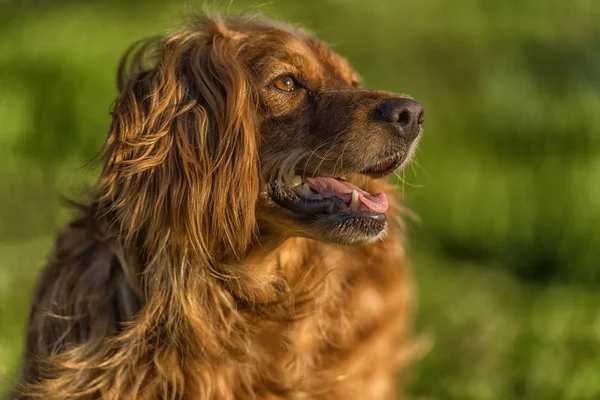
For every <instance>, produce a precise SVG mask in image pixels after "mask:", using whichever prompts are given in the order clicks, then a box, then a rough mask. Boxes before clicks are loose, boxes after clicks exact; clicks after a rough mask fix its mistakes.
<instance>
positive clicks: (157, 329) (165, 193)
mask: <svg viewBox="0 0 600 400" xmlns="http://www.w3.org/2000/svg"><path fill="white" fill-rule="evenodd" d="M275 59H277V60H275ZM281 60H284V62H283V64H282V62H281ZM146 63H148V65H145V64H146ZM281 65H287V66H288V67H289V66H290V65H295V66H296V67H295V68H300V69H302V71H300V72H301V73H302V74H304V75H305V76H308V77H307V78H306V79H307V80H311V79H313V80H316V81H318V82H320V83H319V84H318V85H320V86H319V87H320V88H321V89H319V90H320V91H317V90H315V93H318V96H321V97H320V98H321V99H323V98H325V100H326V101H319V102H318V105H315V107H316V108H315V111H314V114H311V115H304V114H303V113H305V112H307V111H306V110H304V109H305V108H306V107H308V104H312V103H308V102H309V101H310V100H309V98H308V97H302V98H300V97H285V98H284V97H282V96H287V94H286V95H284V94H281V93H279V92H275V91H269V90H267V89H263V88H262V86H261V85H262V82H263V80H264V79H267V77H272V76H275V75H277V74H278V73H280V71H279V69H281V68H283V67H281ZM298 65H300V67H298ZM286 68H287V67H286ZM290 68H291V67H290ZM283 72H285V71H283ZM311 74H312V75H311ZM268 79H271V78H268ZM319 79H320V81H319ZM342 89H343V90H342ZM119 90H120V97H119V98H118V100H117V101H116V103H115V105H114V109H113V122H112V126H111V129H110V131H109V134H108V136H107V140H106V143H105V146H104V151H103V153H102V154H103V160H104V168H103V171H102V174H101V178H100V179H99V181H98V182H97V184H96V185H95V187H94V188H93V191H92V194H91V201H90V203H89V205H87V206H81V207H79V213H80V216H79V217H78V218H77V219H76V220H75V221H74V222H72V223H71V224H70V225H69V227H68V228H67V229H66V230H65V231H64V232H63V233H62V234H61V235H60V236H59V237H58V240H57V242H56V247H55V250H54V252H53V254H52V256H51V258H50V261H49V263H48V265H47V266H46V268H45V270H44V271H43V274H42V277H41V280H40V283H39V286H38V290H37V293H36V295H35V301H34V304H33V306H32V309H31V314H30V320H29V326H28V331H27V342H26V348H25V352H24V355H23V366H22V371H21V376H20V380H19V383H18V385H17V386H16V388H15V390H14V392H13V396H14V398H41V399H67V398H69V399H71V398H73V399H76V398H81V399H84V398H85V399H87V398H106V399H130V398H140V399H142V398H143V399H284V398H286V399H288V398H289V399H338V398H339V399H391V398H396V395H395V392H396V390H395V388H396V386H397V385H396V382H397V377H398V376H397V375H396V372H397V370H398V368H399V367H401V366H402V364H403V363H404V361H405V357H404V356H405V355H406V349H407V347H406V346H407V344H408V338H409V326H410V316H411V310H412V291H411V278H410V271H409V268H408V266H407V263H406V259H405V256H404V252H403V249H402V247H401V243H400V241H401V227H400V225H399V224H397V223H393V224H389V226H388V228H387V234H386V235H384V236H381V235H380V236H378V237H377V238H376V240H372V241H370V242H369V243H362V244H363V245H361V246H341V245H339V244H336V243H333V242H334V241H337V242H344V243H345V242H350V241H351V240H355V237H354V236H343V237H342V239H339V238H338V239H337V240H325V238H323V237H321V236H319V235H320V233H319V232H323V231H324V230H325V228H326V227H325V226H323V225H319V224H313V225H307V227H299V225H298V224H297V223H296V222H295V221H294V220H293V219H292V218H288V217H289V215H288V214H286V211H285V210H283V209H282V208H280V207H277V206H276V205H274V204H273V202H272V201H271V200H270V199H269V197H268V195H267V189H266V185H267V183H268V182H271V181H272V180H274V179H279V180H280V181H285V180H286V179H289V174H290V171H292V172H291V173H293V170H294V168H297V167H298V165H300V166H301V168H303V169H304V171H311V172H312V173H313V174H314V173H316V172H317V171H319V172H322V171H325V172H328V173H330V174H331V173H335V172H336V171H337V170H340V171H342V172H344V173H348V174H349V173H351V172H352V171H354V170H355V169H354V168H355V166H354V165H352V164H351V163H352V162H354V163H356V162H359V161H360V160H361V159H360V157H363V158H365V161H364V162H365V163H366V162H367V161H368V160H367V158H368V157H375V156H376V150H377V149H378V148H383V147H385V146H387V144H384V140H392V139H384V136H383V134H382V135H381V138H379V136H378V137H372V138H370V139H369V144H368V146H367V145H364V146H363V145H362V144H361V143H364V141H365V138H364V134H363V135H362V136H361V135H360V134H359V133H356V134H355V133H351V132H350V131H351V128H352V129H354V127H357V129H358V128H360V124H361V122H360V121H361V120H360V118H362V117H360V116H361V115H362V114H361V113H363V111H362V110H366V109H367V107H371V105H374V104H375V103H376V101H379V100H378V99H380V98H389V97H390V96H392V94H389V93H387V92H378V91H366V90H363V89H360V88H359V85H358V80H357V77H356V75H355V73H354V72H353V70H352V68H351V67H350V65H349V64H348V63H347V62H346V61H345V60H344V59H342V58H341V57H340V56H338V55H336V54H335V53H333V52H331V50H329V49H328V48H327V47H325V46H324V45H323V44H321V43H320V42H318V41H316V39H313V38H312V37H311V36H310V35H308V34H306V33H304V32H301V31H296V30H293V29H291V28H289V27H287V26H284V25H280V24H276V23H274V22H271V21H268V20H265V19H260V18H255V19H251V18H247V17H227V18H224V17H218V16H217V17H211V18H209V17H201V18H199V19H198V20H197V21H195V22H194V23H193V24H191V25H190V26H189V27H187V28H185V29H183V30H181V31H178V32H175V33H172V34H169V35H167V36H165V37H163V38H157V39H152V40H149V41H146V42H144V43H143V44H142V46H141V47H139V46H138V48H136V49H134V50H133V51H132V53H131V54H129V55H127V56H126V57H125V58H124V62H123V65H122V66H121V69H120V72H119ZM295 96H296V95H295ZM298 96H299V95H298ZM315 96H317V95H315ZM327 96H331V99H332V100H328V99H327ZM334 96H337V97H335V98H334ZM337 99H341V100H339V101H342V100H344V99H350V100H351V103H348V104H359V105H360V107H363V108H360V109H359V108H357V109H356V110H354V109H352V110H350V108H348V107H346V108H342V106H340V105H337V103H335V102H336V101H338V100H337ZM344 101H346V100H344ZM315 104H317V103H315ZM357 107H358V106H357ZM348 110H350V111H348ZM342 111H343V112H344V113H345V114H346V116H347V118H346V119H348V121H346V122H344V121H338V122H337V123H336V124H335V126H333V125H332V126H331V127H329V125H328V124H332V122H330V121H329V118H331V117H333V116H335V115H338V114H340V113H341V112H342ZM365 112H366V111H365ZM283 120H285V121H286V123H285V124H283V125H282V124H281V121H283ZM345 123H348V124H349V125H348V126H347V127H346V126H345V125H344V124H345ZM315 124H317V125H318V126H319V129H320V131H323V132H324V131H329V130H331V132H332V135H331V136H330V137H326V138H325V139H326V140H322V141H321V142H316V140H317V139H314V135H312V134H308V133H303V132H307V131H306V129H308V128H305V127H308V126H309V125H310V126H314V125H315ZM365 124H366V123H365ZM339 126H342V128H339ZM365 126H366V125H365ZM336 129H338V130H339V129H344V130H343V131H339V132H338V131H336ZM348 132H350V133H348ZM333 133H335V135H337V137H340V135H342V136H343V139H339V140H338V139H337V138H335V137H334V135H333ZM324 135H326V134H324ZM353 135H354V136H353ZM386 137H387V136H386ZM319 140H321V139H319ZM311 141H312V142H311ZM340 141H341V143H340ZM369 146H372V147H369ZM358 150H360V156H358V155H357V154H359V153H357V151H358ZM352 152H354V153H356V154H355V155H354V156H352V157H349V155H352ZM344 155H346V156H347V157H346V158H347V160H350V159H352V160H354V161H352V160H350V161H347V160H344ZM357 157H358V159H359V161H356V160H355V159H356V158H357ZM361 162H362V161H361ZM348 163H350V164H348ZM352 179H353V180H354V183H356V184H360V187H362V188H364V189H366V190H368V191H369V192H370V193H378V192H381V191H387V192H388V193H389V192H390V191H393V188H392V186H391V185H388V184H387V183H386V182H385V181H384V180H382V179H375V178H370V177H367V176H364V175H354V176H353V178H352ZM398 215H399V208H398V207H397V206H394V205H393V204H392V207H391V208H390V210H389V211H388V212H387V217H388V220H390V219H391V220H394V221H395V222H399V219H398ZM336 229H337V228H336ZM353 229H354V228H353ZM340 232H342V231H340ZM344 235H346V233H344ZM343 238H346V239H347V240H346V239H343Z"/></svg>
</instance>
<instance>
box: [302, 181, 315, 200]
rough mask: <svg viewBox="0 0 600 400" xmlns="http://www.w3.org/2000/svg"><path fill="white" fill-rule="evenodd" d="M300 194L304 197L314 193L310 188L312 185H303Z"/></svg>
mask: <svg viewBox="0 0 600 400" xmlns="http://www.w3.org/2000/svg"><path fill="white" fill-rule="evenodd" d="M300 194H301V195H302V197H310V196H311V195H312V191H311V190H310V186H308V183H305V184H304V185H302V187H301V188H300Z"/></svg>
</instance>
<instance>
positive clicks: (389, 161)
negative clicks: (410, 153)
mask: <svg viewBox="0 0 600 400" xmlns="http://www.w3.org/2000/svg"><path fill="white" fill-rule="evenodd" d="M405 157H406V152H405V151H400V152H397V153H395V154H393V155H391V156H388V157H386V158H384V159H383V160H381V161H379V162H377V163H376V164H374V165H371V166H369V167H367V168H365V169H363V170H362V171H360V173H361V174H363V175H369V176H371V177H373V178H381V177H383V176H386V175H389V174H391V173H392V172H394V171H395V170H397V169H398V168H399V167H400V165H402V163H403V162H404V159H405Z"/></svg>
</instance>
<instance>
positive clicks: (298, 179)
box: [292, 175, 302, 186]
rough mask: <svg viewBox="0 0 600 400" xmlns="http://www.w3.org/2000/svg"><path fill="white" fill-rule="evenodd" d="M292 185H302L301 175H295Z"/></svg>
mask: <svg viewBox="0 0 600 400" xmlns="http://www.w3.org/2000/svg"><path fill="white" fill-rule="evenodd" d="M292 185H293V186H300V185H302V177H301V176H300V175H294V178H293V179H292Z"/></svg>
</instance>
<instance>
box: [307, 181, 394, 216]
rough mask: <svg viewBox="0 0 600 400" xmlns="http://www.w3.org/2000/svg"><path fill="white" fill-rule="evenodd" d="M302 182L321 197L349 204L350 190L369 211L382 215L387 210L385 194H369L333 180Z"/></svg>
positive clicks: (348, 184) (344, 182) (348, 183)
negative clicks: (340, 200) (336, 199)
mask: <svg viewBox="0 0 600 400" xmlns="http://www.w3.org/2000/svg"><path fill="white" fill-rule="evenodd" d="M304 181H305V182H306V183H308V186H310V188H311V189H313V190H314V191H315V192H319V193H320V194H321V196H323V197H332V196H336V197H339V198H340V199H342V200H344V202H345V203H346V204H349V203H350V201H352V190H356V191H357V192H358V201H359V202H360V203H361V204H362V205H363V206H365V207H367V208H368V209H369V210H370V211H373V212H376V213H384V212H386V211H387V209H388V201H387V197H386V196H385V193H378V194H371V193H368V192H365V191H364V190H362V189H361V188H359V187H358V186H355V185H353V184H351V183H350V182H346V181H338V180H337V179H333V178H325V177H316V178H305V179H304Z"/></svg>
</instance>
